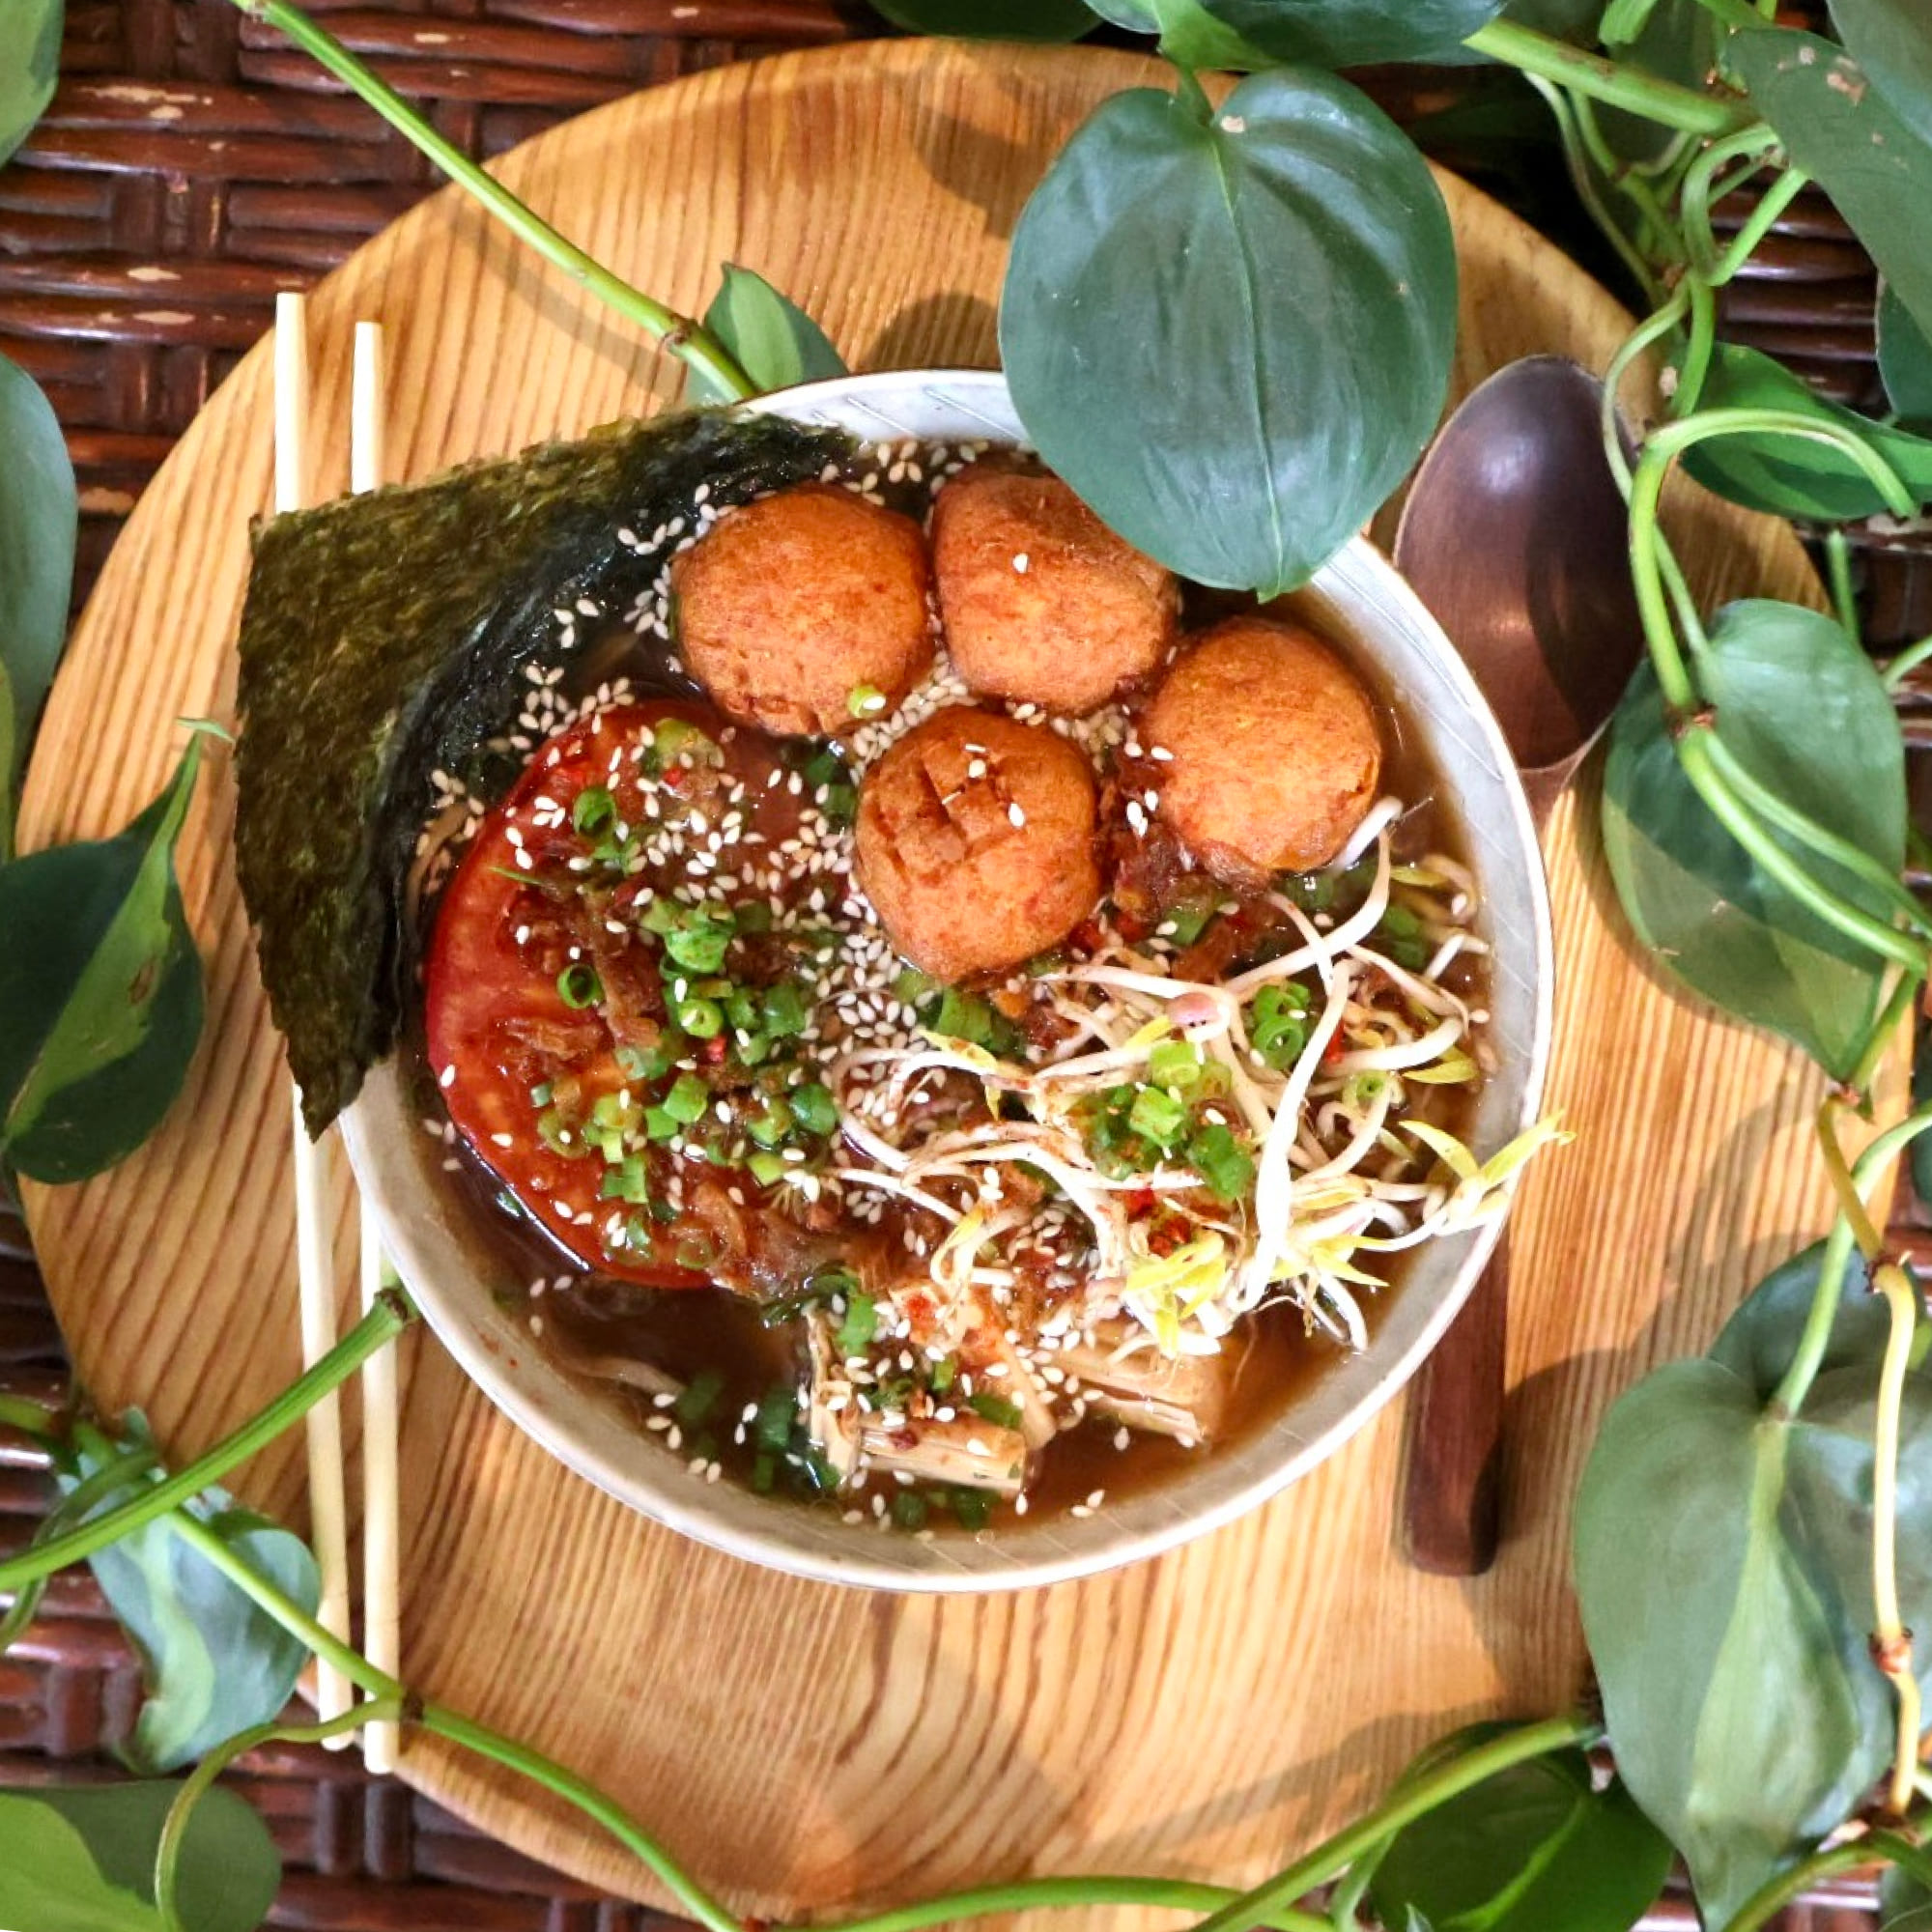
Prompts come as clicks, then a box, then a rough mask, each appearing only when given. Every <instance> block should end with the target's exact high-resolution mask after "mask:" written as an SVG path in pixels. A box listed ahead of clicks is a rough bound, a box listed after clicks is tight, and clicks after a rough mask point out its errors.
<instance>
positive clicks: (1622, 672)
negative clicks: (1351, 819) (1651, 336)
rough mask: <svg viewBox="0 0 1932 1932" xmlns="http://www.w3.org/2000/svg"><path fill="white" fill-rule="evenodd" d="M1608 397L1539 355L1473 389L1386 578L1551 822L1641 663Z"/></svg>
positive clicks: (1427, 463) (1401, 531) (1399, 537)
mask: <svg viewBox="0 0 1932 1932" xmlns="http://www.w3.org/2000/svg"><path fill="white" fill-rule="evenodd" d="M1603 400H1604V385H1603V384H1601V383H1600V382H1599V381H1598V380H1597V379H1596V377H1594V376H1592V375H1591V374H1590V373H1589V372H1588V371H1587V370H1585V369H1582V368H1580V367H1579V366H1578V365H1577V363H1575V362H1573V361H1571V360H1570V359H1569V358H1568V357H1567V356H1561V355H1532V356H1528V357H1526V358H1525V359H1523V360H1522V361H1520V362H1512V363H1510V364H1509V365H1508V366H1507V367H1506V368H1502V369H1499V370H1497V371H1496V373H1495V374H1494V375H1493V376H1492V377H1491V378H1490V379H1489V381H1488V382H1486V383H1484V384H1481V385H1480V386H1479V387H1477V388H1476V389H1474V390H1472V391H1471V392H1470V394H1469V395H1468V396H1467V397H1466V398H1465V399H1464V401H1463V404H1462V406H1461V408H1459V409H1458V410H1457V411H1456V412H1455V413H1454V414H1453V415H1452V416H1451V417H1450V418H1449V421H1448V423H1447V424H1446V425H1445V426H1444V428H1443V430H1442V432H1441V434H1440V435H1438V436H1437V437H1436V439H1435V444H1434V446H1433V447H1432V448H1431V449H1430V452H1429V454H1428V455H1427V456H1426V457H1425V458H1424V459H1423V463H1422V467H1421V468H1420V469H1418V470H1417V471H1416V476H1415V481H1414V483H1413V485H1412V486H1411V488H1410V490H1409V496H1408V502H1407V504H1406V507H1405V508H1404V510H1403V514H1402V522H1401V524H1400V525H1399V526H1398V527H1397V530H1396V539H1395V564H1396V568H1397V569H1398V570H1400V571H1401V572H1402V574H1403V575H1404V576H1405V577H1406V578H1407V579H1408V581H1409V582H1410V584H1411V585H1412V586H1413V587H1414V589H1415V591H1416V594H1417V595H1418V596H1420V597H1421V599H1422V601H1423V603H1425V604H1426V605H1427V606H1428V607H1429V609H1430V611H1431V613H1432V614H1433V615H1434V616H1435V619H1436V621H1437V622H1438V623H1439V624H1441V626H1442V628H1443V629H1444V630H1445V631H1447V632H1448V634H1449V638H1450V641H1451V642H1453V643H1454V644H1455V646H1456V648H1457V650H1458V651H1460V652H1461V653H1462V657H1463V663H1465V664H1466V665H1467V666H1468V667H1469V668H1470V669H1471V670H1472V671H1473V672H1474V673H1475V676H1476V682H1477V683H1478V684H1479V685H1481V686H1482V688H1483V695H1484V696H1486V697H1487V698H1488V699H1489V700H1490V705H1491V708H1492V710H1493V711H1494V712H1495V714H1496V718H1497V721H1498V722H1499V723H1500V724H1501V725H1502V727H1503V736H1504V737H1505V738H1507V739H1508V740H1509V746H1510V751H1511V753H1513V754H1514V756H1515V758H1516V761H1517V768H1518V770H1519V772H1520V774H1521V777H1522V781H1523V786H1524V789H1525V790H1526V791H1527V792H1528V793H1529V797H1530V804H1531V807H1532V808H1533V809H1534V810H1536V811H1537V812H1538V815H1539V817H1540V816H1541V815H1542V814H1543V813H1545V812H1547V811H1548V808H1549V806H1550V805H1551V804H1553V803H1554V802H1555V799H1556V797H1557V795H1558V794H1559V793H1560V792H1561V791H1562V789H1563V787H1564V785H1565V784H1567V783H1568V782H1569V781H1570V778H1571V776H1572V774H1573V773H1574V772H1575V771H1576V769H1577V764H1578V763H1579V762H1580V761H1581V759H1582V757H1583V755H1584V753H1586V752H1587V751H1588V750H1589V748H1590V746H1591V745H1592V743H1594V742H1595V740H1596V737H1597V735H1598V733H1599V732H1601V731H1602V730H1603V728H1604V726H1605V725H1606V724H1607V723H1608V722H1609V717H1610V713H1611V712H1612V711H1614V710H1615V709H1616V705H1617V699H1618V698H1619V697H1620V696H1622V695H1623V690H1624V686H1625V685H1626V684H1628V683H1629V682H1630V675H1631V672H1632V671H1633V670H1634V669H1635V668H1636V662H1637V659H1638V657H1639V655H1640V654H1641V651H1642V644H1643V630H1642V625H1641V622H1640V620H1639V618H1638V615H1637V608H1636V592H1635V590H1634V587H1633V585H1632V582H1631V573H1630V547H1629V536H1628V529H1629V520H1628V515H1627V512H1626V509H1625V505H1624V498H1623V493H1622V491H1621V490H1620V489H1619V488H1618V487H1617V479H1616V477H1615V475H1614V474H1613V473H1612V472H1611V469H1610V466H1609V461H1608V459H1607V457H1606V456H1605V451H1604V432H1603Z"/></svg>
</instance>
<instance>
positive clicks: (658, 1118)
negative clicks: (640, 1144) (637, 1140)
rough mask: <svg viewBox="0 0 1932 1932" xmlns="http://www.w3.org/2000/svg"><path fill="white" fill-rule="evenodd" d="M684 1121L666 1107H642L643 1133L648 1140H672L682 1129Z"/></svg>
mask: <svg viewBox="0 0 1932 1932" xmlns="http://www.w3.org/2000/svg"><path fill="white" fill-rule="evenodd" d="M684 1126H685V1123H684V1122H682V1121H680V1120H679V1119H678V1117H677V1116H676V1115H675V1114H673V1113H672V1112H671V1110H670V1109H669V1108H668V1107H646V1108H645V1109H644V1134H645V1137H646V1138H647V1139H649V1140H654V1141H674V1140H676V1138H677V1137H678V1135H679V1134H680V1133H682V1132H683V1131H684Z"/></svg>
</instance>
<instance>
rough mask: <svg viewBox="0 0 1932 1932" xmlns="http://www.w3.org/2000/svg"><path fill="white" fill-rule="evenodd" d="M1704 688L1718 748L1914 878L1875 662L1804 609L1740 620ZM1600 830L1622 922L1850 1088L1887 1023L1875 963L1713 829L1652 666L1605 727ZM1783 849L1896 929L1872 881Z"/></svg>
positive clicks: (1721, 640)
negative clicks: (1865, 1047)
mask: <svg viewBox="0 0 1932 1932" xmlns="http://www.w3.org/2000/svg"><path fill="white" fill-rule="evenodd" d="M1698 674H1699V676H1700V678H1701V679H1702V680H1703V683H1704V688H1705V691H1706V693H1707V695H1708V696H1709V697H1710V699H1711V701H1712V703H1713V704H1714V705H1715V707H1716V711H1717V718H1718V728H1719V735H1720V736H1721V738H1722V739H1723V742H1724V743H1725V744H1726V745H1727V746H1728V747H1729V748H1730V750H1731V751H1732V752H1733V753H1736V755H1737V756H1738V757H1739V758H1740V759H1741V760H1742V761H1743V763H1744V764H1745V765H1746V766H1747V769H1748V770H1749V771H1750V774H1751V776H1752V777H1754V778H1755V779H1757V780H1758V781H1760V782H1761V783H1763V784H1765V785H1768V786H1769V787H1771V788H1772V789H1773V790H1775V791H1776V792H1778V793H1780V794H1781V795H1782V796H1783V797H1784V798H1785V799H1786V800H1787V802H1788V803H1790V804H1791V805H1793V806H1795V807H1797V808H1798V809H1799V810H1802V811H1804V812H1805V813H1807V814H1808V815H1809V816H1810V817H1812V818H1813V819H1815V820H1816V821H1818V822H1819V823H1820V824H1822V825H1824V826H1826V827H1827V828H1828V829H1830V830H1832V831H1833V832H1836V833H1837V834H1839V835H1840V836H1841V837H1843V838H1847V839H1849V840H1850V841H1851V842H1852V843H1853V844H1855V845H1857V846H1858V847H1859V848H1860V849H1861V851H1863V852H1865V853H1866V854H1868V855H1869V856H1870V857H1871V858H1873V859H1875V860H1876V861H1877V862H1878V863H1879V864H1880V865H1882V866H1884V867H1886V868H1887V869H1888V870H1889V871H1890V872H1893V873H1897V872H1898V871H1900V870H1901V869H1902V867H1903V865H1904V854H1905V775H1904V773H1905V768H1904V747H1903V741H1902V739H1901V737H1900V734H1899V728H1898V720H1897V716H1896V714H1895V713H1894V711H1893V710H1892V707H1891V702H1890V699H1889V696H1888V695H1887V693H1886V690H1885V687H1884V685H1883V684H1882V683H1881V682H1880V680H1879V676H1878V673H1877V671H1876V670H1875V669H1874V668H1873V667H1872V665H1871V662H1870V660H1869V659H1867V658H1866V657H1865V655H1864V653H1863V652H1862V651H1861V650H1860V649H1859V648H1858V647H1857V646H1856V645H1855V644H1853V643H1852V642H1851V640H1850V639H1848V638H1847V637H1846V636H1845V634H1844V632H1843V631H1842V630H1840V629H1839V628H1838V626H1837V625H1836V624H1835V623H1833V621H1832V620H1831V619H1830V618H1829V617H1825V616H1823V615H1821V614H1820V613H1819V612H1817V611H1805V610H1803V609H1801V608H1800V607H1798V606H1797V605H1792V604H1777V603H1772V602H1769V601H1766V600H1761V599H1752V600H1748V601H1746V602H1743V603H1739V604H1733V605H1729V606H1727V607H1726V608H1725V609H1724V610H1723V611H1719V614H1718V618H1717V621H1716V622H1715V623H1714V624H1713V625H1712V627H1711V634H1710V647H1709V649H1708V651H1707V652H1705V653H1704V655H1703V656H1702V657H1701V658H1700V660H1699V663H1698ZM1603 825H1604V849H1605V856H1606V857H1607V858H1608V860H1609V866H1610V872H1611V876H1612V878H1613V879H1614V880H1615V882H1616V887H1617V893H1618V896H1619V897H1620V898H1621V899H1622V901H1623V907H1624V911H1625V913H1626V914H1627V915H1628V916H1629V919H1630V922H1631V924H1632V925H1633V926H1634V928H1635V931H1636V934H1637V937H1638V938H1639V939H1641V940H1642V941H1643V943H1644V944H1645V945H1646V946H1648V947H1650V948H1651V949H1652V951H1653V952H1654V953H1655V954H1656V956H1657V959H1658V962H1659V964H1660V965H1662V967H1663V968H1664V969H1665V970H1666V971H1668V972H1670V973H1672V974H1674V975H1675V976H1676V977H1677V978H1679V979H1681V980H1684V982H1685V983H1686V984H1687V985H1689V986H1690V988H1691V989H1692V990H1693V991H1695V992H1698V993H1701V994H1702V995H1703V996H1704V998H1705V999H1707V1000H1709V1001H1711V1002H1712V1003H1713V1004H1714V1005H1716V1006H1719V1007H1721V1008H1722V1009H1724V1010H1725V1011H1726V1012H1728V1013H1730V1014H1731V1015H1733V1017H1735V1018H1738V1019H1742V1020H1747V1021H1749V1022H1751V1023H1752V1024H1754V1025H1757V1026H1763V1027H1769V1028H1770V1029H1771V1030H1772V1031H1773V1032H1775V1033H1779V1034H1782V1035H1783V1036H1784V1037H1786V1038H1787V1039H1791V1040H1795V1041H1796V1042H1797V1043H1798V1044H1799V1045H1800V1046H1802V1047H1804V1050H1805V1051H1806V1052H1807V1053H1809V1054H1810V1055H1811V1056H1812V1057H1813V1058H1814V1059H1816V1060H1817V1061H1818V1062H1819V1063H1820V1064H1821V1065H1823V1066H1825V1068H1826V1069H1827V1070H1828V1071H1830V1072H1831V1073H1833V1075H1834V1076H1836V1077H1838V1078H1844V1077H1846V1076H1848V1075H1849V1074H1850V1072H1851V1070H1852V1067H1853V1065H1855V1064H1856V1061H1857V1058H1858V1054H1859V1051H1860V1048H1861V1044H1862V1041H1863V1037H1864V1035H1865V1033H1866V1031H1867V1029H1868V1028H1869V1027H1870V1025H1871V1022H1872V1019H1873V1016H1874V1014H1875V1012H1876V1010H1877V1002H1878V997H1879V990H1880V979H1881V974H1880V969H1879V967H1878V964H1877V963H1876V961H1875V959H1874V957H1873V955H1872V954H1871V953H1869V952H1866V951H1865V950H1864V949H1863V948H1862V947H1860V946H1859V945H1858V944H1857V943H1856V942H1855V941H1852V940H1850V939H1848V938H1846V937H1845V936H1844V935H1842V934H1841V933H1839V932H1838V931H1837V930H1836V929H1835V928H1834V927H1833V926H1830V925H1827V924H1826V923H1824V922H1823V921H1822V920H1820V919H1819V918H1818V917H1817V916H1816V915H1815V914H1814V913H1812V912H1810V911H1808V910H1807V909H1806V908H1805V907H1804V906H1803V905H1801V904H1799V903H1798V901H1797V900H1795V899H1794V898H1792V896H1791V895H1789V894H1788V893H1787V892H1786V891H1785V890H1784V889H1783V888H1782V887H1781V886H1779V885H1777V884H1776V882H1775V881H1773V880H1772V879H1770V878H1769V877H1768V876H1766V875H1765V874H1764V873H1763V872H1762V871H1760V870H1759V868H1758V867H1757V865H1756V864H1755V862H1754V861H1753V860H1752V859H1751V858H1750V857H1749V855H1748V854H1747V852H1746V851H1745V849H1744V848H1743V846H1741V845H1739V844H1738V842H1737V841H1736V840H1735V839H1734V838H1732V837H1731V835H1730V834H1729V833H1728V832H1727V831H1725V830H1724V828H1723V827H1722V826H1721V825H1720V824H1719V822H1718V820H1717V819H1716V818H1715V817H1713V816H1712V814H1711V811H1710V810H1709V808H1708V807H1707V806H1706V805H1705V804H1704V802H1703V800H1702V799H1701V798H1700V797H1698V795H1697V793H1696V792H1695V791H1694V790H1693V789H1692V788H1691V785H1690V781H1689V780H1688V779H1687V778H1686V777H1685V776H1684V773H1683V769H1682V767H1681V766H1680V765H1679V764H1678V761H1677V754H1676V750H1675V747H1674V745H1673V743H1672V740H1671V736H1670V732H1669V728H1668V721H1667V720H1666V718H1665V715H1664V708H1663V703H1662V697H1661V696H1660V694H1659V692H1658V688H1657V682H1656V679H1655V678H1654V677H1653V676H1652V674H1651V672H1650V670H1649V668H1648V667H1646V668H1643V669H1642V670H1640V671H1639V673H1638V674H1637V676H1636V677H1635V678H1634V680H1633V682H1632V685H1631V689H1630V691H1629V693H1628V694H1627V695H1626V696H1625V698H1624V701H1623V704H1622V705H1621V706H1620V707H1619V709H1618V712H1617V715H1616V718H1615V720H1614V721H1613V723H1612V725H1611V727H1610V753H1609V759H1608V763H1607V764H1606V766H1605V774H1604V810H1603ZM1783 842H1787V845H1788V849H1790V850H1791V851H1793V852H1794V853H1796V854H1801V855H1802V856H1803V857H1804V862H1805V863H1806V864H1807V865H1808V866H1810V867H1814V868H1818V869H1822V870H1824V871H1825V872H1826V874H1827V876H1828V877H1829V878H1830V879H1831V882H1832V883H1833V886H1834V888H1835V889H1836V890H1837V891H1838V892H1840V893H1841V894H1842V895H1845V896H1846V897H1848V898H1850V899H1852V900H1853V901H1854V902H1856V903H1859V904H1861V905H1863V906H1864V907H1865V908H1866V909H1867V910H1868V911H1871V912H1873V913H1875V914H1877V915H1878V916H1880V917H1882V918H1889V910H1888V908H1887V906H1886V902H1885V901H1884V899H1883V898H1882V897H1880V896H1878V895H1875V894H1874V893H1873V891H1872V889H1871V888H1870V887H1869V886H1867V885H1865V884H1864V883H1863V882H1862V881H1861V880H1858V879H1856V878H1854V877H1852V876H1851V875H1850V874H1845V873H1841V872H1838V871H1837V870H1836V869H1835V868H1829V867H1823V864H1822V862H1821V861H1819V860H1818V859H1816V858H1815V857H1814V856H1813V855H1811V854H1810V853H1808V852H1806V851H1805V850H1804V848H1803V847H1800V846H1798V845H1795V844H1789V842H1788V841H1783Z"/></svg>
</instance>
